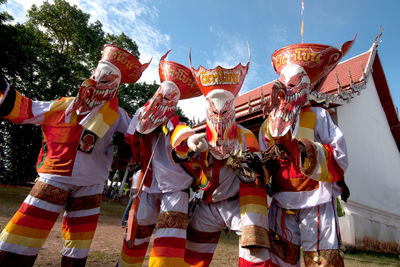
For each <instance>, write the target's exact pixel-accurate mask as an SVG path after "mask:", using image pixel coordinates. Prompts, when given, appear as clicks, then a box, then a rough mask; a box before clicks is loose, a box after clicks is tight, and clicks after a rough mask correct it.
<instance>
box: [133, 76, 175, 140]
mask: <svg viewBox="0 0 400 267" xmlns="http://www.w3.org/2000/svg"><path fill="white" fill-rule="evenodd" d="M179 97H180V91H179V88H178V87H177V86H176V85H175V83H173V82H170V81H165V82H163V83H161V85H160V87H159V88H158V89H157V91H156V92H155V94H154V95H153V97H152V98H151V99H150V100H149V101H148V102H147V103H146V105H144V106H143V107H141V108H140V109H139V111H138V122H137V125H136V130H137V131H138V132H139V133H141V134H148V133H151V132H152V131H153V130H154V129H156V128H157V127H158V126H160V125H161V124H163V123H164V122H166V121H167V120H168V119H169V118H171V117H172V116H173V115H174V112H175V109H176V105H177V104H178V101H179Z"/></svg>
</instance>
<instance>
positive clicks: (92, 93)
mask: <svg viewBox="0 0 400 267" xmlns="http://www.w3.org/2000/svg"><path fill="white" fill-rule="evenodd" d="M149 64H150V62H148V63H145V64H141V63H140V62H139V60H138V59H137V58H136V57H135V56H133V55H132V54H131V53H129V52H128V51H126V50H125V49H123V48H120V47H118V46H115V45H114V44H110V45H105V46H104V47H103V51H102V55H101V60H100V61H99V63H98V65H97V68H96V69H95V70H94V71H93V73H92V75H91V76H90V78H89V79H87V80H85V81H84V82H83V83H82V85H81V87H80V88H79V92H78V95H77V97H76V98H75V100H74V103H73V105H72V108H71V110H70V111H69V112H72V111H76V113H77V114H87V113H89V112H90V111H91V110H92V109H93V108H95V107H96V106H99V105H101V104H102V103H104V102H105V101H108V100H110V99H113V98H115V97H117V93H118V87H119V84H120V83H135V82H136V81H137V80H138V79H139V78H140V76H141V75H142V73H143V71H144V70H145V69H146V68H147V67H148V66H149Z"/></svg>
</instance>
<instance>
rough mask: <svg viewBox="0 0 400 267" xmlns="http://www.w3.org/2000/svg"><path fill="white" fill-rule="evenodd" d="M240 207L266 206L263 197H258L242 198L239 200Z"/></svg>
mask: <svg viewBox="0 0 400 267" xmlns="http://www.w3.org/2000/svg"><path fill="white" fill-rule="evenodd" d="M239 203H240V207H242V206H245V205H248V204H257V205H267V200H266V199H265V197H260V196H243V197H240V198H239Z"/></svg>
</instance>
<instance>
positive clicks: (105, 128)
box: [0, 45, 149, 266]
mask: <svg viewBox="0 0 400 267" xmlns="http://www.w3.org/2000/svg"><path fill="white" fill-rule="evenodd" d="M148 64H149V63H147V64H143V65H142V64H140V62H139V61H138V60H137V59H136V58H135V57H134V56H133V55H131V54H130V53H128V52H127V51H125V50H124V49H121V48H119V47H116V46H114V45H106V46H105V47H104V49H103V53H102V57H101V60H100V61H99V63H98V66H97V68H96V69H95V70H94V72H93V74H92V76H91V77H90V78H89V79H87V80H85V81H84V82H83V83H82V85H81V87H80V89H79V93H78V95H77V96H76V97H63V98H61V99H57V100H54V101H49V102H42V101H34V100H31V99H29V98H27V97H25V96H23V95H21V94H20V93H19V92H18V91H16V90H15V89H14V88H12V87H11V86H10V85H9V84H7V83H5V82H4V83H3V84H2V88H1V92H0V103H1V106H0V116H1V117H2V118H4V119H8V120H10V121H12V122H15V123H19V124H28V123H29V124H36V125H41V127H42V133H43V145H42V149H41V151H40V154H39V158H38V161H37V172H38V174H39V179H38V181H37V182H36V184H35V186H34V187H33V188H32V190H31V191H30V193H29V195H28V196H27V198H26V199H25V201H24V203H23V204H22V206H21V207H20V208H19V210H18V211H17V212H16V214H15V215H14V217H13V218H12V219H11V221H10V222H9V223H8V224H7V226H6V227H5V228H4V230H3V231H2V233H1V234H0V265H1V266H32V265H33V263H34V261H35V259H36V257H37V254H38V252H39V250H40V248H41V247H42V245H43V243H44V241H45V240H46V238H47V235H48V234H49V232H50V230H51V228H52V227H53V225H54V223H55V221H56V220H57V218H58V215H59V213H60V212H61V211H62V210H63V209H64V208H65V212H64V217H63V224H62V240H63V249H62V261H61V265H62V266H84V265H85V263H86V259H87V256H88V253H89V248H90V244H91V242H92V239H93V236H94V232H95V229H96V226H97V221H98V217H99V212H100V201H101V193H102V191H103V185H104V181H105V180H106V178H107V176H108V171H109V168H110V165H111V162H112V158H113V145H112V144H113V136H114V134H115V133H116V132H122V133H126V130H127V128H128V125H129V121H130V117H129V116H128V114H127V113H126V112H125V111H124V110H123V109H121V108H119V107H118V98H117V93H118V87H119V84H120V83H134V82H136V81H137V80H138V79H139V78H140V76H141V74H142V72H143V71H144V70H145V69H146V68H147V66H148Z"/></svg>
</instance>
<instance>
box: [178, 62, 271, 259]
mask: <svg viewBox="0 0 400 267" xmlns="http://www.w3.org/2000/svg"><path fill="white" fill-rule="evenodd" d="M248 68H249V63H248V64H247V65H246V66H243V65H241V64H238V65H237V66H236V67H234V68H232V69H225V68H222V67H220V66H218V67H216V68H215V69H211V70H208V69H205V68H203V67H201V66H200V67H199V69H197V70H195V69H194V68H192V73H193V75H194V76H195V78H196V81H197V84H198V85H199V87H200V89H201V91H202V93H203V95H204V96H205V98H206V117H207V119H206V134H201V133H198V134H194V135H192V136H190V137H189V138H188V140H187V143H188V146H189V147H190V150H191V151H192V152H190V153H188V154H183V153H182V154H180V155H179V156H180V157H182V156H188V157H187V158H184V157H182V160H183V161H185V160H186V161H188V162H186V163H185V162H184V163H183V165H184V166H185V167H186V168H188V169H189V168H191V170H192V171H191V172H192V173H195V172H193V170H201V173H200V175H199V176H198V179H197V182H196V186H197V187H199V188H201V191H200V192H202V197H201V201H199V203H198V204H197V205H196V206H195V207H194V209H193V210H194V211H193V214H192V216H191V219H190V224H189V227H188V237H187V242H186V253H185V261H186V262H187V263H189V264H190V265H191V266H208V265H209V264H210V262H211V260H212V257H213V254H214V251H215V248H216V246H217V243H218V240H219V237H220V234H221V231H222V230H223V229H225V228H228V229H229V230H232V231H235V232H236V233H237V234H238V235H240V246H239V265H240V266H253V265H256V266H267V265H268V264H269V260H270V258H269V252H268V246H269V244H268V233H267V229H268V217H267V194H266V192H265V190H264V188H263V187H260V186H258V185H257V184H255V183H249V184H246V183H243V182H240V179H239V178H238V177H239V176H241V171H240V170H241V164H240V162H239V164H237V159H238V158H239V157H240V156H241V155H242V153H244V152H245V151H248V152H250V153H255V152H257V151H258V150H259V149H258V142H257V138H256V137H255V136H254V134H253V133H252V132H251V131H249V130H247V129H246V128H244V127H242V126H241V125H238V124H237V123H236V121H235V99H236V96H237V95H238V93H239V90H240V88H241V86H242V84H243V81H244V79H245V76H246V74H247V71H248ZM193 152H196V153H193ZM253 156H255V157H257V155H255V154H254V155H253ZM243 164H245V163H243ZM261 175H262V177H259V178H260V180H263V179H264V175H263V172H262V171H261Z"/></svg>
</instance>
